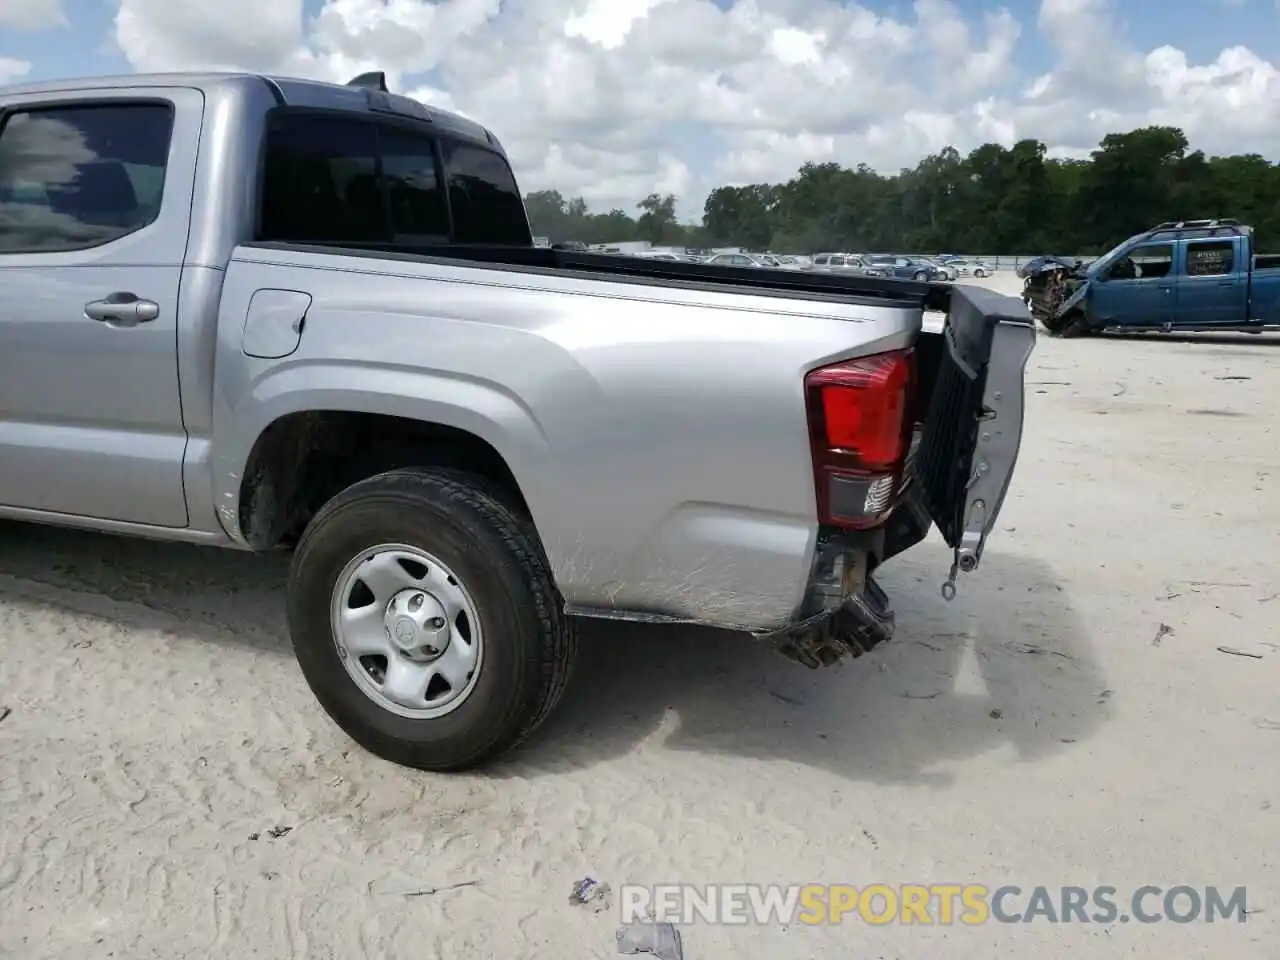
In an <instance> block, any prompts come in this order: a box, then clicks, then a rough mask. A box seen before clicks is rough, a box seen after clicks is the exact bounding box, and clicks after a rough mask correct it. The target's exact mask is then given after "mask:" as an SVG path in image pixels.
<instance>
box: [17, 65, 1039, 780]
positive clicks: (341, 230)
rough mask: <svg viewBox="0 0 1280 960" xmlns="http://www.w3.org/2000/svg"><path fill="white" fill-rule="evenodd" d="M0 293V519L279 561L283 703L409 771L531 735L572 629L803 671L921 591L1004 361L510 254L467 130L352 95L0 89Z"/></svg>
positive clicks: (856, 298)
mask: <svg viewBox="0 0 1280 960" xmlns="http://www.w3.org/2000/svg"><path fill="white" fill-rule="evenodd" d="M0 290H2V291H3V299H2V300H0V344H2V345H3V349H0V516H3V517H6V518H11V519H18V520H26V521H35V522H39V523H50V524H61V525H66V526H78V527H85V528H90V529H95V530H100V531H107V532H113V533H119V534H129V535H137V536H145V537H157V538H162V539H167V540H175V541H186V542H189V543H196V544H209V545H211V546H219V547H229V548H234V549H240V550H254V551H263V550H275V549H291V550H292V551H293V559H292V566H291V574H290V581H289V587H288V597H287V607H288V622H289V629H290V633H291V636H292V641H293V646H294V649H295V651H296V654H297V658H298V661H299V663H300V665H301V668H302V672H303V674H304V675H305V677H306V680H307V682H308V683H309V685H310V686H311V689H312V690H313V691H314V693H315V695H316V697H317V698H318V700H319V701H320V703H321V704H322V705H323V707H324V709H325V710H326V711H327V712H328V713H329V714H330V716H331V717H332V718H333V719H334V720H335V721H336V722H337V723H338V724H339V725H340V726H341V727H342V728H343V729H344V730H345V731H346V732H347V733H348V734H349V735H350V736H351V737H352V738H354V739H355V740H356V741H357V742H358V743H360V744H362V745H363V746H364V747H366V748H367V749H369V750H371V751H373V752H374V753H376V754H378V755H380V756H382V757H385V758H387V759H390V760H392V761H395V762H397V763H402V764H406V765H411V766H415V767H419V768H422V769H430V770H457V769H462V768H466V767H470V766H475V765H477V764H480V763H482V762H484V761H486V760H488V759H490V758H492V757H495V756H496V755H498V754H499V753H501V752H503V751H505V750H507V749H509V748H511V747H512V746H514V745H515V744H517V743H518V742H520V741H521V740H522V739H523V738H525V737H526V736H527V735H528V734H530V733H531V732H532V731H533V730H534V729H535V728H536V727H537V725H538V724H539V723H540V722H541V721H542V720H543V718H545V716H546V715H547V713H548V712H549V711H550V710H551V709H552V707H553V706H554V705H555V703H556V700H557V699H558V697H559V696H560V694H561V692H562V690H563V688H564V685H565V682H566V680H567V678H568V676H569V672H570V666H571V663H572V661H573V659H574V654H575V649H576V641H575V632H574V621H575V619H576V618H579V617H612V618H622V619H630V620H644V621H654V622H672V623H702V624H714V625H718V626H722V627H730V628H734V629H739V630H743V631H746V632H749V633H751V634H754V635H756V636H757V637H761V638H765V639H766V640H767V641H768V642H770V643H772V644H773V645H775V646H776V647H778V649H780V650H781V651H782V652H784V653H785V654H786V655H787V656H789V657H791V658H792V659H794V660H798V661H800V662H802V663H805V664H807V665H809V666H819V665H822V664H826V663H830V662H833V661H834V660H835V659H837V658H838V657H840V656H843V655H847V654H852V655H858V654H860V653H862V652H864V651H866V650H868V649H870V648H871V647H873V646H874V645H875V644H876V643H878V642H880V641H882V640H884V639H885V638H887V637H888V636H889V634H890V631H891V629H892V625H893V619H892V614H891V612H890V610H889V607H888V604H887V602H886V598H885V596H884V594H883V593H882V592H881V590H880V589H879V587H878V586H877V584H876V582H875V580H874V579H873V572H874V570H875V569H876V567H877V565H879V564H881V563H884V562H885V561H887V560H889V559H890V558H891V557H893V556H894V555H895V554H897V553H899V552H901V551H902V550H904V549H907V548H908V547H910V546H912V545H914V544H916V543H918V542H920V541H921V540H922V539H923V538H924V537H925V536H926V535H927V533H928V532H929V530H930V529H931V528H932V527H935V526H936V528H937V529H938V530H939V532H940V534H941V536H942V538H943V539H944V540H945V541H946V543H947V544H948V545H949V546H950V547H951V548H952V549H953V551H954V563H953V565H952V567H951V571H950V576H949V578H946V582H945V584H944V587H943V589H944V593H954V589H955V588H954V582H955V578H956V572H957V571H969V570H972V569H974V568H976V567H977V566H978V565H979V563H980V560H981V557H982V550H983V544H984V542H985V540H986V538H987V535H988V533H989V532H990V531H991V529H992V526H993V524H994V522H995V519H996V514H997V512H998V511H999V509H1000V506H1001V503H1002V501H1003V498H1004V496H1005V492H1006V490H1007V489H1008V486H1009V482H1010V479H1011V476H1012V473H1013V470H1014V464H1015V460H1016V457H1017V453H1018V448H1019V444H1020V442H1021V434H1022V417H1023V375H1024V367H1025V364H1026V361H1027V358H1028V356H1029V354H1030V352H1031V350H1032V347H1033V343H1034V329H1033V326H1032V324H1031V320H1030V317H1029V315H1028V313H1027V310H1026V308H1025V306H1024V305H1023V304H1022V303H1021V302H1020V301H1018V300H1016V299H1014V298H1010V297H1002V296H998V295H996V294H994V293H991V292H989V291H986V290H982V289H978V288H972V287H965V286H956V287H954V288H952V287H946V286H934V285H931V284H924V283H915V282H910V281H896V280H889V279H876V278H869V277H857V276H840V275H835V274H827V275H823V274H816V273H802V272H791V273H789V272H785V271H773V270H753V269H736V268H732V267H711V266H704V265H700V264H693V263H678V262H671V263H665V262H659V261H654V260H642V259H638V258H627V257H610V256H604V255H592V254H586V253H578V252H573V251H566V250H557V249H545V248H535V247H534V246H533V243H532V237H531V236H530V230H529V222H528V218H527V216H526V214H525V211H524V207H523V204H522V202H521V199H520V193H519V191H518V189H517V187H516V182H515V180H514V178H513V176H512V174H511V169H510V166H509V164H508V162H507V159H506V155H505V153H504V151H503V149H502V147H501V145H500V144H499V142H498V140H497V139H496V138H495V137H494V135H493V134H492V133H490V132H489V131H488V130H486V129H485V128H483V127H481V126H479V125H477V124H475V123H472V122H471V121H469V120H466V119H463V118H461V117H458V116H453V115H450V114H447V113H443V112H441V111H438V110H434V109H431V108H428V107H425V106H423V105H422V104H420V103H418V102H416V101H413V100H410V99H407V98H404V97H400V96H397V95H394V94H392V93H390V92H388V91H387V89H386V83H385V80H384V78H383V77H382V76H381V75H380V74H366V75H364V76H361V77H358V78H356V79H355V80H353V81H352V82H351V83H350V84H347V85H345V86H341V85H333V84H322V83H315V82H309V81H303V80H292V79H276V78H270V77H262V76H252V75H242V74H177V75H165V76H127V77H115V78H108V79H101V80H74V81H65V82H53V83H43V84H35V85H27V86H17V87H8V88H3V89H0ZM926 310H938V311H942V312H944V313H945V314H946V315H947V319H946V323H945V326H944V328H943V331H942V332H941V333H940V334H938V333H925V332H923V330H922V318H923V315H924V312H925V311H926ZM943 579H944V577H943V573H942V571H940V573H939V580H940V582H941V581H942V580H943Z"/></svg>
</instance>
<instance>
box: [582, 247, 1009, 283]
mask: <svg viewBox="0 0 1280 960" xmlns="http://www.w3.org/2000/svg"><path fill="white" fill-rule="evenodd" d="M557 246H560V245H557ZM600 252H604V253H618V254H621V255H623V256H634V257H641V258H643V259H646V260H665V261H669V262H683V263H708V264H714V265H717V266H725V267H748V268H751V267H755V268H760V269H767V270H791V271H795V270H811V271H818V272H822V273H856V274H861V275H863V276H871V277H897V278H900V279H907V280H923V281H939V280H941V281H953V280H959V279H960V278H961V277H986V276H990V275H991V274H993V273H995V267H994V266H992V265H991V264H989V263H987V262H986V261H983V260H975V259H972V258H966V257H952V256H945V257H944V256H938V257H926V256H921V255H918V254H883V253H830V252H828V253H817V254H814V255H813V256H811V257H806V256H800V255H796V254H782V253H769V252H764V253H748V252H746V251H741V250H738V251H732V252H725V253H714V254H709V255H699V254H694V253H690V252H687V251H685V252H680V251H677V250H670V249H668V250H638V251H634V252H631V251H623V250H617V249H609V248H605V249H604V250H602V251H600Z"/></svg>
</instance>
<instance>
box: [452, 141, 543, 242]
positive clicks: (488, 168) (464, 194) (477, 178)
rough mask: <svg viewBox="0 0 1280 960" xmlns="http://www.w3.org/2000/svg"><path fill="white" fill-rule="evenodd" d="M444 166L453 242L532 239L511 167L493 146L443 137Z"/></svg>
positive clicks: (524, 240)
mask: <svg viewBox="0 0 1280 960" xmlns="http://www.w3.org/2000/svg"><path fill="white" fill-rule="evenodd" d="M442 146H443V148H444V168H445V175H446V177H447V178H448V183H449V206H450V208H451V209H452V212H453V238H454V240H455V242H457V243H480V244H501V245H513V246H521V247H527V246H530V245H531V244H532V243H533V237H532V235H531V234H530V232H529V220H528V217H526V216H525V211H524V201H523V200H522V199H521V197H520V190H519V188H518V187H517V186H516V180H515V177H514V176H513V175H512V173H511V167H510V166H509V165H508V164H507V161H506V160H504V159H503V158H502V156H501V155H500V154H498V153H497V152H496V151H493V150H486V149H485V148H483V147H478V146H474V145H472V144H468V143H460V142H458V141H453V140H448V139H446V140H444V141H443V143H442Z"/></svg>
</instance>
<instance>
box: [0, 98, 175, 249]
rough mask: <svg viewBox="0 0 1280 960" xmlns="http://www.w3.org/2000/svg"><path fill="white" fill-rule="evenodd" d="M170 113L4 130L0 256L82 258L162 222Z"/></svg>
mask: <svg viewBox="0 0 1280 960" xmlns="http://www.w3.org/2000/svg"><path fill="white" fill-rule="evenodd" d="M172 131H173V111H172V110H171V109H170V107H169V106H167V105H164V104H113V105H102V106H85V107H62V108H56V109H55V108H50V109H46V110H24V111H21V112H18V113H12V114H10V115H9V117H8V119H7V120H6V121H5V123H4V127H3V129H0V253H29V252H34V253H40V252H50V251H56V250H83V249H85V248H87V247H96V246H99V245H101V244H104V243H108V242H110V241H112V240H118V239H119V238H120V237H123V236H126V235H127V234H130V233H133V232H134V231H135V230H141V229H142V228H143V227H145V226H147V225H148V224H151V223H154V222H155V219H156V217H158V216H159V215H160V202H161V199H162V198H163V196H164V174H165V165H166V162H167V160H168V157H169V137H170V135H171V133H172Z"/></svg>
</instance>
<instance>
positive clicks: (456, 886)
mask: <svg viewBox="0 0 1280 960" xmlns="http://www.w3.org/2000/svg"><path fill="white" fill-rule="evenodd" d="M479 885H480V881H479V880H462V881H460V882H458V883H448V884H445V885H444V886H443V887H423V888H422V889H420V890H406V891H405V892H404V893H403V894H402V896H406V897H434V896H435V895H436V894H437V893H443V892H444V891H446V890H461V889H462V888H463V887H476V886H479Z"/></svg>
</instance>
